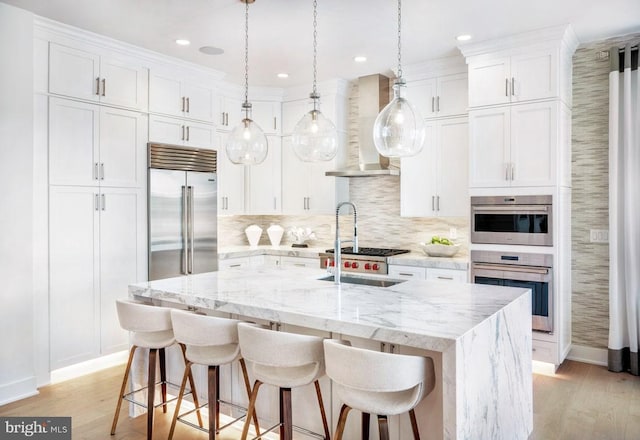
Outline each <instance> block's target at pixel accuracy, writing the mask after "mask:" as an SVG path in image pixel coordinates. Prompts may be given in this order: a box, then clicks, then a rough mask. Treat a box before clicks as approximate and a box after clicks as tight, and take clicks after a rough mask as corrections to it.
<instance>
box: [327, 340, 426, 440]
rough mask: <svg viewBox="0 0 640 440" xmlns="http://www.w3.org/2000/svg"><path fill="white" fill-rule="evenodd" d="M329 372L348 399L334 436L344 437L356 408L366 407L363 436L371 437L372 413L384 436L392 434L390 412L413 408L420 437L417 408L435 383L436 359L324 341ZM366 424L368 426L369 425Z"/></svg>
mask: <svg viewBox="0 0 640 440" xmlns="http://www.w3.org/2000/svg"><path fill="white" fill-rule="evenodd" d="M324 356H325V362H326V368H327V376H329V377H330V378H331V380H332V382H333V386H334V387H335V388H334V389H335V390H336V392H337V395H338V397H339V398H340V400H341V401H342V402H343V403H344V405H342V408H341V410H340V417H339V419H338V426H337V428H336V434H335V436H334V440H341V439H342V434H343V431H344V427H345V424H346V422H347V415H348V413H349V411H350V410H351V409H352V408H355V409H357V410H360V411H362V426H363V433H362V434H363V437H362V438H363V439H368V438H369V433H368V429H369V414H377V415H378V429H379V430H380V439H381V440H385V439H388V438H389V427H388V425H387V416H391V415H398V414H403V413H405V412H409V417H410V419H411V428H412V429H413V438H414V439H415V440H419V439H420V434H419V432H418V423H417V421H416V415H415V412H414V408H415V407H416V405H418V403H420V401H421V400H422V399H424V398H425V397H426V396H427V395H428V394H429V393H430V392H431V391H432V390H433V388H434V386H435V373H434V366H433V359H431V358H429V357H422V356H408V355H401V354H392V353H382V352H379V351H373V350H365V349H361V348H355V347H351V346H350V345H348V343H347V342H345V341H338V340H335V339H327V340H325V341H324ZM365 425H366V426H365Z"/></svg>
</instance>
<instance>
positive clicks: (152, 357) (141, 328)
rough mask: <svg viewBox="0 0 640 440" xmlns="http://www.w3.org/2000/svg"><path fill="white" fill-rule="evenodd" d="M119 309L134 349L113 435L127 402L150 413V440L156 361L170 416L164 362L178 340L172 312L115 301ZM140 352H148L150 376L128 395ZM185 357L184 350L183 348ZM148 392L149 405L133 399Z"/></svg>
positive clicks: (116, 414)
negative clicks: (135, 360) (145, 383)
mask: <svg viewBox="0 0 640 440" xmlns="http://www.w3.org/2000/svg"><path fill="white" fill-rule="evenodd" d="M116 309H117V312H118V320H119V321H120V326H121V327H122V328H123V329H124V330H127V331H129V332H131V344H132V345H131V349H130V351H129V360H128V362H127V367H126V369H125V372H124V377H123V379H122V386H121V387H120V396H119V398H118V404H117V406H116V413H115V415H114V416H113V424H112V425H111V435H114V434H115V432H116V425H117V424H118V417H119V415H120V408H121V406H122V401H123V400H127V401H129V402H131V403H134V404H136V405H140V406H142V407H145V408H146V409H147V439H151V438H152V435H153V413H154V409H155V407H156V406H155V405H154V398H155V387H156V385H157V384H158V383H156V358H157V359H158V363H159V364H160V382H159V384H160V386H161V390H162V403H161V404H160V405H162V411H163V412H164V413H166V412H167V369H166V362H165V348H166V347H169V346H171V345H173V344H174V343H175V342H176V340H175V338H174V336H173V330H172V325H171V312H170V309H168V308H165V307H157V306H152V305H147V304H142V303H139V302H136V301H132V300H128V299H121V300H116ZM138 348H145V349H148V350H149V365H148V375H147V385H146V386H145V387H143V388H140V389H138V390H132V391H130V392H128V393H126V392H125V391H126V389H127V380H128V379H129V374H130V372H131V363H132V361H133V356H134V354H135V352H136V350H137V349H138ZM183 355H184V347H183ZM190 381H191V382H190V385H191V387H193V378H190ZM144 389H147V402H146V405H145V404H144V403H141V402H137V401H135V400H134V399H133V397H132V396H133V394H134V393H136V392H138V391H142V390H144Z"/></svg>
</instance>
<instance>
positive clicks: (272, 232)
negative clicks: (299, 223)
mask: <svg viewBox="0 0 640 440" xmlns="http://www.w3.org/2000/svg"><path fill="white" fill-rule="evenodd" d="M282 234H284V228H283V227H282V226H280V225H271V226H269V227H268V228H267V235H268V236H269V241H270V242H271V246H273V247H278V246H280V241H281V240H282Z"/></svg>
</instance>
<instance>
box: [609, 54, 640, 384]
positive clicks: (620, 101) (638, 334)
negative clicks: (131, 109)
mask: <svg viewBox="0 0 640 440" xmlns="http://www.w3.org/2000/svg"><path fill="white" fill-rule="evenodd" d="M610 59H611V70H610V72H609V231H610V232H609V262H610V267H609V370H611V371H616V372H618V371H629V372H631V374H634V375H640V365H639V364H640V363H639V360H640V359H639V357H638V343H639V340H640V320H639V317H640V108H639V107H640V77H639V76H638V44H637V43H636V44H635V45H634V44H629V45H627V46H626V47H625V48H624V50H622V51H621V50H620V49H619V48H618V47H614V48H612V49H611V52H610Z"/></svg>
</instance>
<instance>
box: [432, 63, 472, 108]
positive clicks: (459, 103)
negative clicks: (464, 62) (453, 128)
mask: <svg viewBox="0 0 640 440" xmlns="http://www.w3.org/2000/svg"><path fill="white" fill-rule="evenodd" d="M468 90H469V81H468V79H467V74H466V73H460V74H456V75H447V76H442V77H439V78H438V80H437V91H438V95H437V97H436V102H435V107H436V111H437V112H438V116H453V115H464V114H466V113H467V107H468V102H469V91H468Z"/></svg>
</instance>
